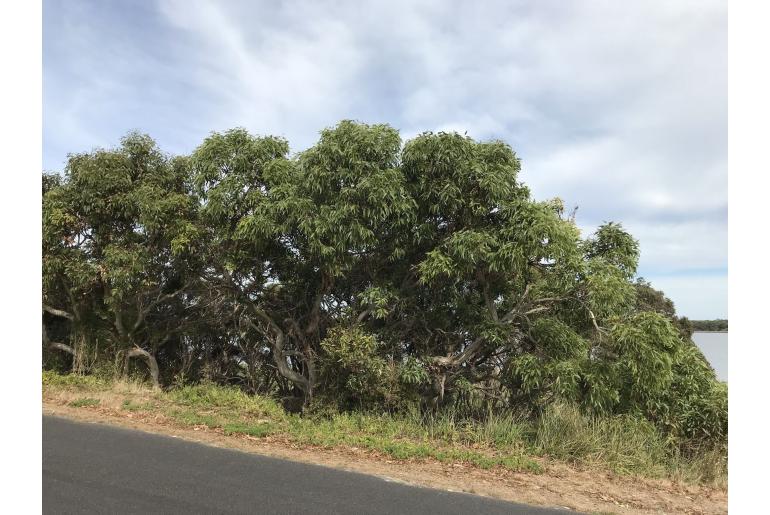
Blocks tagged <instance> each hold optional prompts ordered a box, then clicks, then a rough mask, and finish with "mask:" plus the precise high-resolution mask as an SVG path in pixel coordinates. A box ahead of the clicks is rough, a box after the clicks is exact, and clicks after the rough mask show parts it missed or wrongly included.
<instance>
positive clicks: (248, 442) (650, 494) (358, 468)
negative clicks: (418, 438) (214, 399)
mask: <svg viewBox="0 0 770 515" xmlns="http://www.w3.org/2000/svg"><path fill="white" fill-rule="evenodd" d="M67 397H68V396H60V395H53V396H50V397H47V398H45V399H44V400H43V414H46V415H55V416H60V417H67V418H70V419H73V420H78V421H83V422H91V423H102V424H110V425H116V426H121V427H126V428H131V429H137V430H140V431H146V432H150V433H156V434H164V435H169V436H172V437H176V438H182V439H185V440H189V441H193V442H198V443H202V444H205V445H211V446H215V447H222V448H228V449H236V450H240V451H244V452H249V453H254V454H260V455H265V456H273V457H277V458H282V459H288V460H293V461H299V462H306V463H314V464H318V465H324V466H328V467H334V468H338V469H344V470H349V471H353V472H359V473H364V474H370V475H375V476H379V477H382V478H385V479H387V480H389V481H398V482H402V483H405V484H411V485H416V486H423V487H430V488H438V489H443V490H449V491H455V492H467V493H472V494H477V495H484V496H488V497H494V498H497V499H503V500H506V501H513V502H519V503H525V504H531V505H538V506H548V507H560V508H568V509H570V510H576V511H579V512H584V513H618V514H626V513H628V514H649V513H688V514H722V513H727V492H726V490H725V489H721V488H713V487H708V486H702V485H691V484H684V483H678V482H674V481H670V480H655V479H644V478H639V477H629V476H618V475H615V474H612V473H603V472H597V471H596V470H583V469H579V468H576V467H573V466H569V465H565V464H562V463H558V462H553V461H548V460H541V464H542V465H543V468H544V469H545V472H543V473H539V474H535V473H525V472H512V471H509V470H503V469H493V470H483V469H480V468H477V467H474V466H471V465H467V464H462V463H441V462H438V461H435V460H419V461H418V460H407V461H403V460H394V459H392V458H390V457H388V456H382V455H378V454H377V453H375V452H372V451H369V450H366V449H359V448H356V447H340V448H334V449H325V448H317V447H312V446H304V445H303V446H300V445H297V444H296V443H293V442H291V441H290V440H288V439H286V438H282V437H276V436H268V437H265V438H254V437H251V436H248V435H239V436H226V435H224V434H223V433H222V432H221V430H216V429H211V428H209V427H207V426H199V427H183V426H181V425H179V424H178V423H175V422H174V421H172V420H170V419H168V418H166V417H164V416H163V415H162V414H156V413H141V412H130V411H126V410H122V409H120V406H119V404H118V402H117V400H116V402H102V403H100V405H99V406H95V407H80V408H75V407H72V406H68V405H67V402H68V400H69V399H67ZM104 400H107V399H104Z"/></svg>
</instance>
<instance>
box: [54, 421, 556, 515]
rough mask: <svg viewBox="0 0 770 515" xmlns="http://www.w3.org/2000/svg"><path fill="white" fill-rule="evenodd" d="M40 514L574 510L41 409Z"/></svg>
mask: <svg viewBox="0 0 770 515" xmlns="http://www.w3.org/2000/svg"><path fill="white" fill-rule="evenodd" d="M43 513H185V514H189V513H308V514H310V513H313V514H347V513H349V514H365V513H378V514H380V513H381V514H384V513H398V514H411V513H415V514H416V513H441V514H451V513H457V514H461V513H462V514H468V513H470V514H474V515H480V514H484V513H509V514H525V513H526V514H530V513H531V514H562V515H563V514H564V513H568V512H567V510H548V509H543V508H534V507H530V506H525V505H520V504H511V503H506V502H503V501H498V500H494V499H489V498H485V497H480V496H475V495H468V494H460V493H452V492H444V491H441V490H432V489H428V488H417V487H411V486H406V485H403V484H399V483H394V482H389V481H386V480H384V479H381V478H377V477H374V476H367V475H364V474H356V473H352V472H346V471H342V470H336V469H332V468H327V467H321V466H316V465H308V464H304V463H296V462H291V461H286V460H280V459H275V458H269V457H264V456H256V455H252V454H247V453H243V452H238V451H230V450H225V449H218V448H215V447H208V446H205V445H200V444H196V443H192V442H186V441H183V440H179V439H175V438H171V437H167V436H159V435H152V434H148V433H143V432H140V431H132V430H127V429H122V428H117V427H110V426H103V425H98V424H85V423H79V422H73V421H70V420H66V419H62V418H57V417H49V416H44V417H43Z"/></svg>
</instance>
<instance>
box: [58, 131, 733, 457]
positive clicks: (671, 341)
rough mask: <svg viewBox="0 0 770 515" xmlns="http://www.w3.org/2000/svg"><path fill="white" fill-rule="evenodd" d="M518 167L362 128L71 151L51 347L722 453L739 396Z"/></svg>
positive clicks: (274, 386)
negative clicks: (504, 412) (554, 422)
mask: <svg viewBox="0 0 770 515" xmlns="http://www.w3.org/2000/svg"><path fill="white" fill-rule="evenodd" d="M519 170H520V161H519V158H518V157H517V156H516V154H515V152H514V151H513V150H512V149H511V148H510V146H508V145H507V144H505V143H504V142H500V141H491V142H477V141H474V140H473V139H471V138H469V137H466V136H461V135H459V134H454V133H453V134H448V133H424V134H421V135H419V136H417V137H416V138H414V139H412V140H410V141H407V142H405V143H404V142H402V141H401V138H400V136H399V134H398V132H397V131H396V130H395V129H393V128H392V127H390V126H387V125H365V124H360V123H355V122H351V121H343V122H341V123H339V124H338V125H337V126H335V127H333V128H329V129H325V130H323V131H322V132H321V135H320V139H319V141H318V142H317V143H316V144H315V145H314V146H312V147H311V148H309V149H307V150H305V151H303V152H300V153H297V154H291V153H290V150H289V145H288V143H287V142H286V141H285V140H283V139H281V138H275V137H269V136H267V137H259V136H253V135H251V134H249V133H248V132H247V131H245V130H243V129H234V130H231V131H227V132H224V133H213V134H211V135H210V136H209V137H208V138H206V139H205V141H204V142H203V143H202V144H201V145H200V146H199V147H198V148H196V149H195V151H194V152H193V153H192V155H190V156H182V157H177V158H171V157H169V156H166V155H164V154H162V153H161V152H160V151H159V150H158V149H157V147H156V146H155V144H154V142H153V141H152V140H151V139H149V138H148V137H147V136H142V135H138V134H131V135H129V136H128V137H126V138H125V139H124V140H123V142H122V145H121V146H120V147H119V148H117V149H114V150H97V151H94V152H91V153H87V154H80V155H74V156H71V157H70V159H69V162H68V165H67V169H66V173H65V175H64V177H58V176H44V177H43V221H44V227H43V229H44V231H43V233H44V237H43V256H44V258H43V279H44V281H43V283H44V289H43V302H44V304H43V309H44V312H45V313H44V318H43V321H44V345H46V347H47V348H51V349H56V350H57V352H59V351H63V352H64V353H65V355H72V356H74V361H73V364H74V366H73V368H74V369H75V370H82V369H84V368H87V367H86V366H85V365H83V363H84V361H85V360H84V358H83V356H86V355H88V356H94V355H96V358H95V359H97V360H99V359H101V360H102V361H103V360H104V359H105V357H107V356H109V357H110V358H111V359H115V358H116V357H118V358H119V359H118V361H119V362H120V363H122V364H123V367H122V368H123V369H124V370H125V368H126V367H127V366H128V365H127V364H128V362H129V361H128V359H129V358H131V357H138V358H141V359H143V360H144V361H145V362H146V363H147V365H148V368H149V370H150V376H151V377H152V380H153V382H154V383H155V384H156V385H159V384H160V383H161V382H162V379H163V377H165V378H166V379H169V378H171V377H172V376H176V377H177V378H180V377H182V378H188V379H189V380H193V381H195V380H216V381H220V382H228V383H238V384H241V385H243V387H244V388H247V389H248V390H250V391H261V392H265V393H272V394H276V395H280V396H283V397H284V398H287V400H288V401H290V404H301V405H304V407H305V408H307V407H309V406H310V404H311V402H313V401H320V402H333V403H335V404H336V405H337V406H338V407H339V408H342V409H370V408H375V407H376V408H385V409H391V410H397V409H402V408H404V407H405V406H408V405H410V404H416V403H419V404H420V405H422V406H423V408H426V409H434V410H435V409H440V408H441V406H443V405H446V404H450V403H454V404H455V406H456V407H457V406H462V407H463V409H469V410H470V411H469V412H475V413H478V412H480V411H483V410H486V409H490V408H494V409H508V410H516V411H524V412H530V413H533V414H536V413H538V412H539V411H540V410H543V409H545V408H547V407H548V406H549V405H550V404H552V403H554V402H557V401H558V402H570V403H573V404H576V405H579V406H582V408H583V409H584V410H585V411H586V412H589V413H594V414H619V413H624V414H634V415H639V416H644V417H646V418H648V419H649V420H651V421H654V422H655V423H656V424H658V426H659V427H660V428H661V429H663V430H665V431H667V432H668V433H669V434H671V435H674V436H675V438H677V439H682V440H688V441H693V442H696V441H706V440H709V439H712V440H713V439H716V440H718V441H723V440H724V439H725V438H726V435H727V427H726V402H727V401H726V388H725V386H724V385H722V384H720V383H719V382H718V381H717V380H716V378H715V376H714V373H713V370H711V368H710V367H709V366H708V364H707V363H706V361H705V359H703V356H702V355H701V354H700V353H699V351H697V348H695V346H694V345H693V344H692V342H691V341H690V339H689V338H690V333H691V327H690V324H689V321H687V319H685V318H679V317H677V315H676V311H675V309H674V305H673V303H672V302H671V301H670V300H669V299H667V298H666V297H665V295H664V294H663V293H662V292H659V291H657V290H655V289H653V288H652V287H651V286H650V285H649V283H646V282H645V281H644V280H643V279H635V277H636V269H637V264H638V261H639V244H638V242H637V241H636V240H635V239H634V238H633V236H632V235H630V234H629V233H628V232H627V231H625V229H624V228H623V226H622V225H620V224H618V223H614V222H607V223H604V224H602V225H601V226H600V227H599V228H598V229H597V231H596V232H595V233H594V234H592V235H589V236H588V237H586V238H583V237H582V236H581V234H580V231H579V230H578V228H577V226H576V225H575V221H574V216H565V214H564V208H563V203H562V202H561V200H559V199H552V200H547V201H537V200H535V199H533V198H532V197H531V195H530V192H529V190H528V188H527V187H526V186H525V185H524V184H522V183H521V182H520V181H519V177H518V174H519ZM97 348H98V349H99V352H98V353H96V349H97ZM162 376H163V377H162ZM474 410H475V411H474Z"/></svg>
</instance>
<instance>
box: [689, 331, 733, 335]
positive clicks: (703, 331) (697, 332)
mask: <svg viewBox="0 0 770 515" xmlns="http://www.w3.org/2000/svg"><path fill="white" fill-rule="evenodd" d="M726 332H728V331H693V334H695V333H726Z"/></svg>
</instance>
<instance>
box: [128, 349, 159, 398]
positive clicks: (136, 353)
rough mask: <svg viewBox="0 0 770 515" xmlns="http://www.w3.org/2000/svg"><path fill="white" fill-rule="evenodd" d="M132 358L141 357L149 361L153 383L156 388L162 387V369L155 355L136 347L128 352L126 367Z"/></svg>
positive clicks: (148, 365)
mask: <svg viewBox="0 0 770 515" xmlns="http://www.w3.org/2000/svg"><path fill="white" fill-rule="evenodd" d="M131 358H140V359H143V360H144V361H145V362H146V363H147V367H148V368H149V369H150V377H151V378H152V385H153V386H154V387H155V388H160V370H159V369H158V361H157V360H156V359H155V356H153V355H152V354H150V353H149V352H147V351H146V350H144V349H141V348H139V347H134V348H133V349H131V350H130V351H128V353H127V354H126V367H127V366H128V360H130V359H131Z"/></svg>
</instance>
